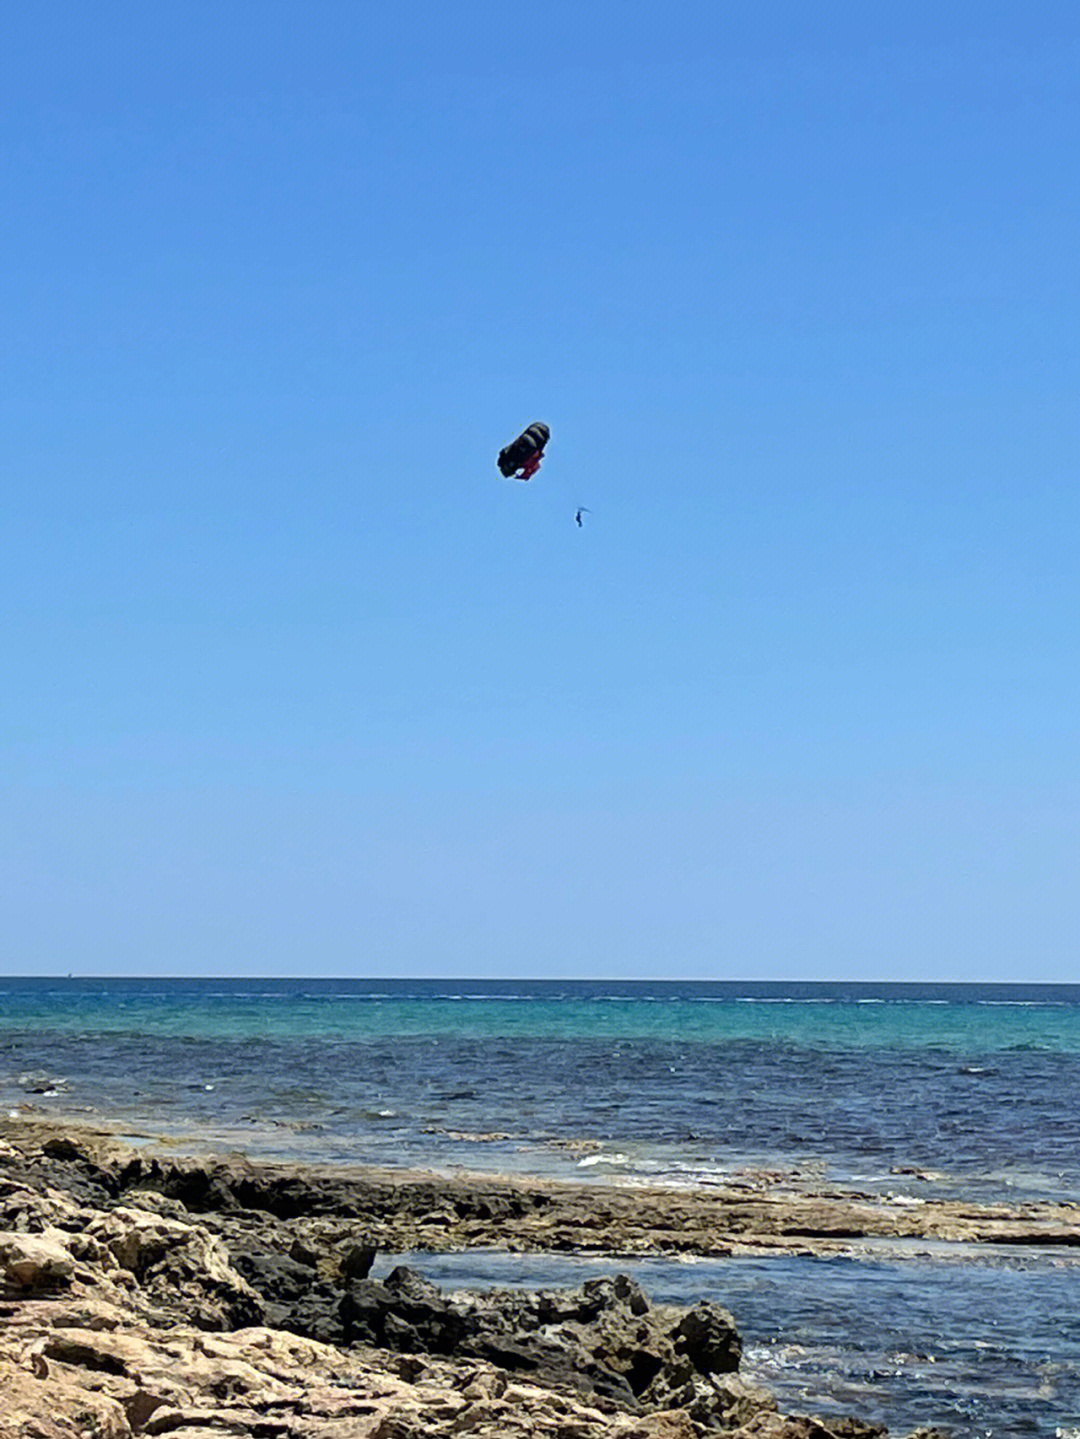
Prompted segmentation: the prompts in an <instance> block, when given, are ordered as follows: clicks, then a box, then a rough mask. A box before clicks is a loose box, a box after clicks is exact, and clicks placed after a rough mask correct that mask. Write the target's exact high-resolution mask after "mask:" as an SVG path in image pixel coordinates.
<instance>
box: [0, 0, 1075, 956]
mask: <svg viewBox="0 0 1080 1439" xmlns="http://www.w3.org/2000/svg"><path fill="white" fill-rule="evenodd" d="M0 104H2V106H3V117H2V136H0V144H2V163H3V178H2V200H0V267H2V283H3V292H2V310H0V347H2V348H0V356H2V362H3V380H2V388H0V430H2V452H0V464H2V468H3V479H4V486H3V495H4V498H3V525H2V541H0V625H2V633H0V746H2V748H0V764H2V774H0V779H2V792H0V803H2V812H0V844H2V853H3V864H2V874H0V943H2V946H3V953H2V957H0V964H2V966H3V969H4V970H5V971H6V972H9V973H22V974H31V973H53V972H55V973H65V974H66V973H69V972H72V973H75V974H93V973H97V974H106V973H112V974H122V973H155V974H179V975H185V974H189V975H199V974H207V973H218V974H237V975H239V974H257V973H262V974H268V975H269V974H285V975H287V974H312V975H319V974H322V975H340V974H357V975H418V976H422V975H431V976H437V975H448V976H450V975H460V976H476V977H484V976H491V975H506V976H514V977H546V976H550V977H567V976H571V977H573V976H577V977H608V976H610V977H620V978H634V977H642V978H654V977H670V978H683V977H685V978H725V979H784V978H799V979H867V980H873V979H884V980H895V979H915V980H917V979H949V980H1018V981H1019V980H1033V981H1034V980H1060V981H1069V980H1076V979H1077V978H1078V977H1080V972H1078V969H1077V963H1076V958H1077V941H1078V934H1080V736H1078V716H1080V645H1078V640H1080V585H1078V571H1080V562H1078V553H1080V544H1078V542H1080V498H1078V494H1080V490H1078V482H1080V399H1078V395H1080V261H1078V258H1077V257H1078V256H1080V12H1078V10H1077V8H1076V7H1075V6H1074V5H1071V4H1065V3H1056V0H1047V3H1045V4H1040V5H1028V4H1023V5H1022V4H1019V3H1006V4H1000V3H994V0H988V3H983V4H974V3H965V4H950V3H947V0H946V3H944V4H943V3H940V0H935V3H927V0H910V3H905V4H902V5H901V4H885V5H870V4H866V3H864V0H859V3H857V4H847V3H825V4H820V5H807V4H806V3H804V0H755V3H754V4H748V3H743V4H738V3H734V4H732V3H727V0H685V3H682V4H679V5H675V6H671V5H661V4H659V3H655V0H647V3H641V4H635V3H632V0H630V3H627V0H621V3H618V4H616V3H603V4H598V3H593V0H574V3H569V0H551V3H547V4H545V5H529V6H525V5H522V4H519V3H514V0H511V3H505V0H498V3H495V0H492V3H477V0H463V3H457V4H453V5H450V4H445V3H434V0H396V3H393V4H386V5H368V4H356V3H355V0H350V3H347V4H346V3H336V0H322V3H320V0H314V3H311V0H309V3H303V4H301V3H299V0H260V3H259V4H254V3H249V0H234V3H221V0H214V3H213V4H210V3H206V0H190V3H188V4H185V5H182V6H167V7H163V6H157V5H148V4H146V3H144V0H140V3H138V4H136V3H133V0H132V3H122V0H98V3H96V4H92V5H91V4H86V3H81V0H79V3H76V0H70V3H58V0H38V3H35V4H33V5H29V4H27V5H11V6H8V7H7V8H6V10H5V19H4V21H3V24H2V29H0ZM534 419H542V420H546V421H547V422H548V424H550V426H551V429H552V436H553V437H552V441H551V445H550V448H549V451H548V457H547V459H546V461H545V463H544V467H543V469H542V471H541V472H540V475H539V476H538V477H537V478H536V479H535V480H533V481H532V482H531V483H530V484H527V485H523V484H515V483H510V482H506V481H503V480H501V479H500V478H499V476H498V474H497V472H496V470H495V455H496V452H497V451H498V450H499V448H500V447H501V446H502V445H504V444H506V443H507V442H508V441H509V440H510V439H511V438H512V437H513V436H514V435H515V434H516V433H517V432H518V431H519V430H520V429H521V428H523V427H524V426H525V425H526V424H528V423H529V422H530V421H532V420H534ZM579 505H580V506H587V507H588V509H589V511H590V512H591V513H589V514H586V515H585V516H584V517H583V518H584V521H585V523H584V525H583V526H582V527H581V528H580V529H579V528H578V527H577V526H576V525H575V523H574V512H575V509H576V508H577V507H578V506H579Z"/></svg>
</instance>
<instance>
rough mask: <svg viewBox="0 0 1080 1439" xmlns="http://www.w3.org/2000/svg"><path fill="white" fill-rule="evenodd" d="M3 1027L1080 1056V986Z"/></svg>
mask: <svg viewBox="0 0 1080 1439" xmlns="http://www.w3.org/2000/svg"><path fill="white" fill-rule="evenodd" d="M0 1025H2V1026H3V1027H4V1029H8V1028H21V1027H29V1026H33V1025H40V1026H41V1027H42V1028H43V1029H45V1030H60V1031H64V1032H67V1033H71V1032H73V1031H79V1030H80V1029H87V1030H90V1031H92V1032H95V1033H102V1034H106V1033H111V1034H122V1033H129V1034H133V1033H140V1034H144V1035H160V1036H162V1037H169V1038H178V1037H191V1038H200V1039H207V1040H211V1039H216V1040H230V1039H231V1040H245V1039H250V1038H252V1037H265V1038H273V1039H279V1040H289V1039H292V1040H302V1039H356V1040H363V1039H367V1038H376V1037H380V1036H391V1037H392V1036H396V1035H402V1036H416V1035H424V1034H438V1035H443V1034H446V1035H456V1036H459V1037H466V1036H467V1037H471V1038H474V1039H483V1038H486V1037H493V1038H502V1037H511V1036H531V1037H536V1038H548V1039H563V1040H574V1039H596V1038H610V1039H626V1040H647V1039H667V1038H673V1037H675V1038H678V1039H679V1040H681V1041H682V1042H685V1043H716V1042H721V1041H724V1040H733V1039H749V1040H773V1041H779V1042H783V1043H791V1044H801V1043H806V1044H810V1045H821V1044H826V1045H837V1046H843V1047H845V1048H855V1049H860V1048H861V1049H873V1048H875V1047H878V1046H889V1047H913V1048H920V1049H923V1048H933V1047H942V1048H946V1049H956V1048H970V1047H973V1046H974V1047H978V1048H984V1049H988V1050H998V1049H1013V1048H1017V1047H1022V1046H1031V1047H1034V1048H1039V1049H1050V1050H1056V1051H1060V1052H1067V1053H1074V1054H1077V1053H1080V985H1044V986H1021V985H985V986H974V985H919V986H915V985H912V986H907V985H880V986H879V985H827V984H821V985H811V984H800V985H785V984H775V985H773V984H756V985H755V984H738V983H731V984H726V983H671V984H662V983H656V982H653V983H650V982H641V983H622V984H619V983H592V982H587V981H583V982H580V983H570V982H552V983H547V982H543V981H536V982H521V981H518V982H509V981H498V980H497V981H490V982H485V981H476V980H472V981H465V980H457V981H446V980H250V979H245V980H74V979H72V980H46V979H9V980H5V981H0Z"/></svg>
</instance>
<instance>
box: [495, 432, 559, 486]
mask: <svg viewBox="0 0 1080 1439" xmlns="http://www.w3.org/2000/svg"><path fill="white" fill-rule="evenodd" d="M550 439H551V431H550V430H549V429H548V427H547V425H545V424H542V423H541V422H540V421H539V420H537V421H535V422H534V423H533V424H531V425H530V426H529V428H528V429H527V430H524V431H523V432H522V433H521V434H520V435H518V437H517V439H516V440H514V441H513V443H512V444H509V445H507V446H506V448H505V449H504V450H500V451H499V471H500V473H501V474H502V475H503V476H504V477H505V478H506V479H508V480H509V479H512V478H513V477H514V475H516V474H517V472H518V470H524V472H525V473H524V474H523V475H522V476H521V478H522V479H523V480H527V479H530V478H531V477H532V476H533V475H535V474H536V471H537V470H538V469H539V468H540V461H541V460H542V459H543V458H544V446H545V445H546V444H547V442H548V440H550Z"/></svg>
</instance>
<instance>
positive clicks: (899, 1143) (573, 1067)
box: [0, 980, 1080, 1199]
mask: <svg viewBox="0 0 1080 1439" xmlns="http://www.w3.org/2000/svg"><path fill="white" fill-rule="evenodd" d="M0 1103H3V1104H4V1105H5V1106H6V1107H7V1108H8V1109H19V1110H22V1111H23V1112H40V1111H45V1112H60V1111H64V1112H72V1111H79V1112H82V1113H84V1114H86V1115H90V1116H92V1117H93V1118H94V1119H95V1120H98V1121H103V1122H107V1123H110V1124H115V1125H118V1126H120V1127H121V1128H123V1129H125V1130H126V1131H129V1132H134V1133H138V1132H146V1133H151V1134H154V1133H167V1134H169V1135H171V1136H174V1137H180V1138H182V1139H186V1140H188V1141H189V1142H190V1143H192V1144H195V1143H198V1144H201V1145H208V1146H210V1147H217V1148H223V1147H224V1148H243V1149H247V1150H249V1151H251V1152H253V1153H260V1154H265V1155H277V1156H282V1157H293V1158H309V1159H324V1160H334V1161H342V1162H358V1163H377V1164H387V1163H389V1164H406V1165H428V1166H434V1167H437V1168H445V1167H448V1166H452V1165H465V1166H467V1167H470V1168H473V1169H483V1170H498V1171H523V1170H524V1171H533V1172H541V1173H546V1174H556V1175H561V1176H563V1177H574V1178H580V1179H587V1178H603V1179H616V1180H626V1181H630V1182H633V1181H644V1180H654V1181H660V1182H666V1183H680V1184H688V1185H706V1184H709V1183H715V1182H717V1181H718V1180H721V1179H723V1178H725V1177H728V1176H730V1175H732V1174H735V1173H738V1172H739V1171H741V1170H744V1169H746V1168H754V1167H757V1168H768V1169H770V1170H772V1171H777V1172H782V1173H784V1174H785V1175H788V1176H790V1178H791V1179H792V1180H793V1181H794V1182H806V1181H807V1180H809V1179H814V1180H819V1181H821V1182H828V1183H842V1184H846V1185H848V1186H850V1187H855V1188H861V1189H864V1190H869V1191H883V1190H898V1191H903V1192H905V1193H906V1192H908V1191H910V1192H911V1196H912V1197H919V1196H920V1195H929V1194H940V1195H951V1196H959V1197H967V1198H973V1199H975V1198H977V1199H995V1198H1005V1199H1019V1198H1026V1197H1052V1198H1064V1199H1080V1143H1078V1142H1077V1141H1078V1138H1080V1126H1078V1123H1077V1118H1078V1116H1080V987H1077V986H1055V987H1049V986H1046V987H1041V986H1040V987H1023V986H955V985H943V986H920V987H913V986H897V985H889V986H868V985H805V984H804V985H743V984H738V985H737V984H668V985H664V984H656V983H652V984H592V983H581V984H568V983H562V982H560V983H557V984H545V983H541V982H525V983H521V982H514V983H511V982H507V981H496V982H489V983H483V982H478V981H471V982H468V981H455V982H452V983H447V982H446V981H423V980H420V981H388V980H374V981H370V980H368V981H365V980H357V981H343V980H326V981H285V980H277V981H254V980H237V981H222V980H190V981H182V980H180V981H172V980H157V981H150V980H146V981H142V980H102V981H93V980H72V981H66V982H63V981H56V980H6V981H2V982H0ZM911 1171H917V1172H918V1175H919V1176H921V1177H915V1176H914V1175H913V1174H912V1172H911Z"/></svg>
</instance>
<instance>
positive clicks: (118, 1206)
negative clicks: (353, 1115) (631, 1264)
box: [0, 1136, 930, 1439]
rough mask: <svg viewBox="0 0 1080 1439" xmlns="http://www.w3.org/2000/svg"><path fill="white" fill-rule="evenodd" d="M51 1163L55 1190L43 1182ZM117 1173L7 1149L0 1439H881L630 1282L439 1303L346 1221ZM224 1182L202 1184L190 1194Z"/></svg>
mask: <svg viewBox="0 0 1080 1439" xmlns="http://www.w3.org/2000/svg"><path fill="white" fill-rule="evenodd" d="M59 1138H60V1139H61V1140H62V1139H63V1136H60V1137H59ZM57 1164H62V1165H65V1166H70V1167H71V1169H72V1172H73V1173H74V1174H75V1176H76V1183H75V1184H74V1186H73V1188H72V1189H66V1188H65V1187H63V1186H62V1185H57V1184H55V1183H52V1182H49V1181H52V1180H55V1179H56V1178H57V1174H58V1171H57V1169H56V1168H55V1166H56V1165H57ZM117 1164H122V1165H126V1166H128V1169H127V1177H128V1178H131V1177H132V1174H133V1171H134V1166H133V1164H132V1162H131V1161H130V1160H121V1161H117V1162H116V1163H114V1162H113V1161H112V1160H110V1161H109V1165H110V1166H112V1167H108V1166H106V1167H104V1168H103V1172H102V1173H101V1174H95V1172H94V1168H93V1161H92V1158H91V1157H90V1156H88V1155H87V1153H86V1152H85V1150H83V1149H81V1148H80V1146H79V1145H78V1144H77V1143H75V1142H74V1141H73V1142H72V1144H70V1145H69V1144H67V1143H66V1142H62V1143H58V1144H55V1145H53V1146H52V1153H51V1154H48V1155H46V1154H44V1153H43V1152H42V1150H41V1149H40V1148H39V1149H37V1150H36V1151H31V1150H24V1149H20V1147H19V1146H18V1145H17V1144H15V1145H12V1144H9V1145H7V1146H4V1147H0V1400H2V1402H0V1439H134V1436H141V1435H166V1436H168V1435H176V1436H177V1439H255V1436H258V1439H451V1436H458V1435H462V1434H470V1433H471V1434H476V1435H480V1436H499V1439H539V1436H564V1439H606V1436H616V1439H707V1436H710V1435H714V1434H716V1433H723V1434H726V1435H729V1436H731V1439H875V1436H879V1435H881V1434H883V1433H884V1432H885V1431H884V1430H883V1429H882V1427H881V1426H880V1425H873V1424H867V1423H863V1422H862V1421H860V1420H857V1419H854V1418H848V1419H815V1418H810V1417H805V1416H797V1415H796V1416H785V1415H782V1414H780V1413H779V1412H778V1410H777V1406H776V1403H775V1400H774V1399H773V1398H772V1397H771V1396H770V1395H769V1394H768V1393H766V1392H765V1391H764V1390H761V1389H759V1388H756V1387H755V1386H753V1385H752V1384H749V1383H747V1382H745V1380H744V1379H743V1378H742V1376H740V1374H739V1372H738V1371H739V1364H740V1359H741V1350H742V1345H741V1340H740V1338H739V1334H738V1330H737V1328H736V1326H735V1322H734V1320H733V1319H732V1317H731V1315H730V1314H728V1313H727V1311H726V1310H724V1309H722V1308H721V1307H720V1306H718V1305H715V1304H706V1303H702V1304H698V1305H695V1306H693V1307H691V1308H674V1307H669V1306H664V1305H658V1304H653V1303H651V1302H650V1300H649V1298H648V1296H647V1295H645V1294H644V1293H643V1292H642V1290H641V1289H640V1287H639V1286H638V1285H637V1284H636V1283H635V1282H634V1281H633V1280H632V1279H630V1278H628V1277H627V1276H625V1275H619V1276H617V1277H614V1278H610V1279H602V1280H591V1281H589V1282H587V1283H586V1284H584V1285H582V1286H581V1287H580V1288H579V1289H574V1290H568V1291H541V1292H539V1293H527V1292H523V1291H517V1290H494V1291H490V1292H488V1293H486V1294H473V1293H457V1292H444V1291H442V1290H440V1289H439V1288H438V1287H437V1286H435V1285H434V1284H432V1283H430V1282H429V1281H428V1280H427V1279H425V1278H424V1277H423V1276H422V1275H421V1274H419V1273H418V1272H417V1271H416V1270H414V1269H411V1268H408V1267H405V1266H399V1267H398V1268H396V1269H394V1270H392V1272H391V1273H389V1274H388V1275H387V1277H386V1278H385V1279H383V1280H381V1281H380V1280H378V1279H374V1278H372V1277H371V1272H370V1271H371V1265H372V1260H373V1259H374V1257H375V1250H374V1245H373V1244H372V1243H371V1242H370V1240H369V1239H365V1238H364V1236H363V1235H362V1234H361V1233H359V1232H358V1230H357V1227H356V1226H355V1224H353V1223H343V1222H342V1220H341V1218H340V1217H337V1218H334V1219H332V1220H331V1221H329V1222H328V1223H327V1225H326V1227H325V1228H322V1229H320V1228H319V1227H317V1226H314V1227H313V1226H312V1225H311V1224H310V1223H309V1224H308V1225H306V1226H294V1225H291V1224H289V1223H288V1222H286V1221H284V1220H283V1219H282V1217H281V1216H280V1215H276V1214H268V1213H267V1212H265V1211H260V1210H246V1209H244V1208H243V1206H242V1205H241V1204H240V1203H239V1201H238V1199H237V1196H236V1192H235V1190H233V1189H231V1188H230V1191H229V1199H228V1202H227V1205H226V1208H225V1210H224V1211H215V1210H213V1209H212V1208H210V1207H207V1208H203V1209H200V1212H199V1214H198V1216H197V1217H196V1216H194V1215H192V1214H191V1213H189V1212H188V1210H187V1208H186V1205H185V1203H184V1201H183V1200H182V1199H180V1197H179V1195H178V1194H177V1193H175V1192H174V1193H170V1194H165V1193H163V1192H162V1191H160V1190H154V1189H152V1188H150V1187H149V1185H148V1184H147V1182H146V1173H145V1168H144V1167H141V1168H140V1173H139V1178H140V1186H139V1187H138V1188H136V1187H135V1186H133V1185H132V1184H130V1183H125V1182H121V1177H120V1170H119V1169H118V1168H117V1167H116V1165H117ZM185 1172H186V1173H189V1174H190V1173H192V1172H193V1171H192V1170H190V1169H188V1170H186V1171H185ZM219 1180H220V1172H219V1171H216V1170H214V1169H212V1168H208V1170H207V1181H208V1182H207V1183H205V1184H203V1185H200V1184H198V1183H197V1182H196V1181H194V1180H192V1181H191V1182H190V1184H189V1185H188V1194H189V1197H191V1196H194V1195H198V1196H199V1202H200V1204H205V1203H206V1202H207V1195H208V1193H209V1191H210V1190H211V1188H212V1187H213V1185H214V1184H216V1183H217V1182H218V1181H219ZM88 1195H92V1196H93V1199H94V1202H90V1201H88V1198H87V1196H88ZM447 1202H450V1201H447ZM267 1321H269V1322H267ZM320 1333H325V1334H327V1335H329V1336H332V1338H331V1340H330V1341H326V1340H323V1339H320V1338H319V1337H318V1336H319V1334H320ZM923 1439H930V1436H929V1435H924V1436H923Z"/></svg>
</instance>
